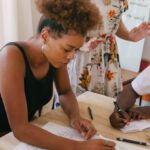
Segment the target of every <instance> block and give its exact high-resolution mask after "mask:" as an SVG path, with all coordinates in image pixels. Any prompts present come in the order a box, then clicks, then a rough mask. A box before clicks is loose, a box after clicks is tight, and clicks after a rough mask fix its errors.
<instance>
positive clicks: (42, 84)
mask: <svg viewBox="0 0 150 150" xmlns="http://www.w3.org/2000/svg"><path fill="white" fill-rule="evenodd" d="M7 45H14V46H16V47H17V48H18V50H20V51H21V53H22V55H23V57H24V61H25V67H26V68H25V69H26V70H25V71H26V72H25V78H24V85H25V87H24V88H25V95H26V103H27V109H28V120H29V121H31V119H32V117H33V116H34V114H35V112H36V111H37V110H38V109H40V108H41V107H42V106H43V105H45V104H46V103H47V102H49V101H50V99H51V97H52V94H53V81H54V77H55V73H56V68H54V67H52V66H50V67H49V70H48V73H47V75H46V76H45V77H44V78H43V79H41V80H37V79H36V78H35V77H34V75H33V73H32V71H31V68H30V65H29V62H28V59H27V56H26V54H25V49H24V48H23V47H22V46H21V45H19V44H18V43H15V42H11V43H8V44H7ZM7 45H5V46H7ZM14 88H15V85H14ZM12 103H13V102H12ZM18 107H19V106H18ZM14 111H15V110H14ZM5 131H11V129H10V126H9V123H8V119H7V115H6V111H5V108H4V104H3V101H2V98H1V96H0V132H5Z"/></svg>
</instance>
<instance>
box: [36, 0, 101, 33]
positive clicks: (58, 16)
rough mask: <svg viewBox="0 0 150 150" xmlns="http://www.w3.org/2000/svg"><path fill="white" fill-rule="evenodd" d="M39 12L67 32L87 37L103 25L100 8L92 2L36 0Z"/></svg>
mask: <svg viewBox="0 0 150 150" xmlns="http://www.w3.org/2000/svg"><path fill="white" fill-rule="evenodd" d="M35 3H36V6H37V8H38V10H39V11H40V12H41V13H42V14H43V15H44V16H46V17H47V18H49V19H52V20H55V21H56V22H57V23H58V24H61V25H62V27H63V28H64V30H65V31H69V30H73V31H75V32H77V33H79V34H82V35H85V34H86V33H87V32H88V31H90V30H92V29H94V28H95V27H96V26H97V25H98V24H101V23H102V18H101V15H100V12H99V10H98V8H97V7H96V6H95V5H94V4H92V3H91V2H90V0H35Z"/></svg>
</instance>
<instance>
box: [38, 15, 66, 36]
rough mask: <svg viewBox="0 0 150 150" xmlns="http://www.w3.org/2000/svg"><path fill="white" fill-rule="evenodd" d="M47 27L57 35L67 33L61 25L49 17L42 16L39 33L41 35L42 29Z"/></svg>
mask: <svg viewBox="0 0 150 150" xmlns="http://www.w3.org/2000/svg"><path fill="white" fill-rule="evenodd" d="M45 27H47V28H48V29H49V30H50V31H53V32H54V33H56V34H59V33H62V32H63V33H64V32H65V30H64V28H63V26H62V25H61V24H59V23H57V22H56V21H55V20H53V19H49V18H48V17H45V16H42V17H41V19H40V22H39V24H38V28H37V33H38V34H39V33H41V31H42V29H43V28H45Z"/></svg>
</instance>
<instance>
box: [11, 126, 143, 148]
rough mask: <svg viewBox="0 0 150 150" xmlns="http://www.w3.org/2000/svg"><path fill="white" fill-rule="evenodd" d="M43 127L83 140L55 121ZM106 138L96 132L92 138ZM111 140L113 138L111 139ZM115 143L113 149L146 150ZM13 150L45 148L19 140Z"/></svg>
mask: <svg viewBox="0 0 150 150" xmlns="http://www.w3.org/2000/svg"><path fill="white" fill-rule="evenodd" d="M43 129H45V130H47V131H49V132H52V133H53V134H56V135H59V136H62V137H66V138H69V139H74V140H79V141H83V140H85V139H84V138H83V137H82V136H81V135H80V134H79V133H78V132H77V130H75V129H73V128H70V127H65V126H62V125H58V124H55V123H47V124H46V125H45V126H43ZM100 138H102V139H107V138H104V137H103V136H102V135H99V134H96V135H95V136H93V138H92V139H100ZM107 140H111V139H107ZM111 141H113V140H111ZM114 142H115V143H116V149H115V150H135V149H136V150H146V148H144V147H139V146H136V145H133V144H128V143H123V142H119V141H114ZM14 150H46V149H42V148H38V147H35V146H31V145H29V144H26V143H23V142H20V143H19V144H18V145H17V146H16V147H15V149H14Z"/></svg>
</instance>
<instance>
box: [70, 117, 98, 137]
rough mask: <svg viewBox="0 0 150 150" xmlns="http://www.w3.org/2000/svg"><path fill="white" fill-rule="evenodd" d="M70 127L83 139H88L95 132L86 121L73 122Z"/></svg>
mask: <svg viewBox="0 0 150 150" xmlns="http://www.w3.org/2000/svg"><path fill="white" fill-rule="evenodd" d="M72 126H73V127H74V128H75V129H77V130H78V131H79V133H80V134H81V135H82V136H83V137H85V139H90V138H91V137H92V136H93V135H94V134H96V132H97V130H96V129H95V127H94V126H93V125H92V123H91V122H90V121H89V120H86V119H79V120H74V121H73V122H72Z"/></svg>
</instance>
